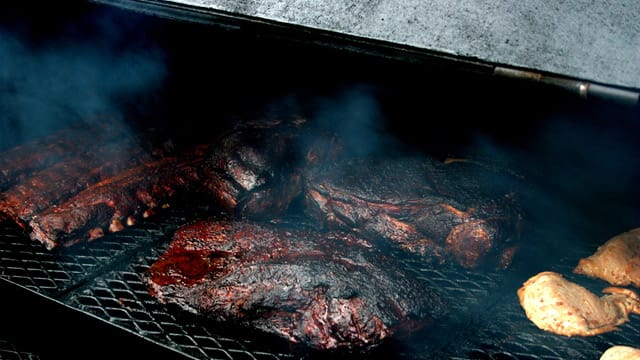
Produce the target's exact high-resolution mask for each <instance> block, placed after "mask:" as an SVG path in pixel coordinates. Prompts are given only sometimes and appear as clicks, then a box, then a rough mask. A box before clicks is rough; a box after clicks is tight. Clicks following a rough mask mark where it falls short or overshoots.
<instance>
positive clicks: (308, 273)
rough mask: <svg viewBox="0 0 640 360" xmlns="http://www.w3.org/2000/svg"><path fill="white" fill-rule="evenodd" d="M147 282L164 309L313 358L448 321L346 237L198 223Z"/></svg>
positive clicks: (433, 299)
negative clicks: (246, 330) (300, 348)
mask: <svg viewBox="0 0 640 360" xmlns="http://www.w3.org/2000/svg"><path fill="white" fill-rule="evenodd" d="M146 276H147V281H148V284H149V289H150V292H151V294H152V295H153V296H155V297H156V298H157V299H159V300H160V301H161V302H163V303H172V304H176V305H178V306H179V307H181V308H183V309H185V310H188V311H190V312H193V313H197V314H201V315H203V316H206V317H208V318H211V319H213V320H217V321H230V322H233V323H235V324H239V325H242V326H249V327H251V328H254V329H259V330H262V331H264V332H266V333H269V334H276V335H278V336H280V337H282V338H284V339H287V340H289V341H291V342H293V343H298V344H302V345H305V346H308V347H310V348H314V349H319V350H333V349H345V350H349V351H352V350H353V351H360V350H366V349H371V348H373V347H376V346H378V345H379V344H381V343H382V342H383V341H384V340H385V339H387V338H389V337H391V336H393V335H394V333H396V331H399V330H401V329H403V328H409V327H412V326H417V325H419V326H422V327H424V326H426V325H428V324H429V323H430V322H432V321H434V320H435V319H437V318H439V317H441V316H443V315H444V314H445V313H446V312H447V304H446V303H445V301H444V300H443V298H442V297H441V296H440V295H439V293H438V292H437V291H435V290H434V289H430V288H429V287H428V286H427V284H425V283H421V282H420V281H418V280H416V279H414V278H412V277H411V275H410V274H409V273H407V272H404V271H403V270H402V267H401V266H400V264H399V263H397V260H396V259H395V258H393V257H390V256H386V255H385V254H383V253H381V252H380V251H379V250H377V249H376V248H375V247H373V246H372V245H371V244H370V243H369V242H367V241H366V240H363V239H361V238H359V237H357V236H355V235H353V234H349V233H344V232H327V233H324V232H316V231H310V230H305V229H293V228H290V227H289V228H285V227H276V226H272V225H265V224H259V223H252V222H246V221H225V220H200V221H197V222H195V223H192V224H189V225H186V226H184V227H182V228H181V229H179V230H178V231H177V232H176V233H175V235H174V238H173V240H172V242H171V244H170V246H169V248H168V249H167V251H166V252H165V253H164V254H163V255H162V256H161V257H160V258H159V259H158V260H157V261H156V262H155V263H154V264H152V265H151V267H150V268H149V269H148V271H147V274H146Z"/></svg>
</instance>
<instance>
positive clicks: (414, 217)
mask: <svg viewBox="0 0 640 360" xmlns="http://www.w3.org/2000/svg"><path fill="white" fill-rule="evenodd" d="M509 177H510V176H502V175H499V174H497V173H493V172H492V171H491V170H490V169H487V168H483V167H479V166H478V165H477V164H473V163H465V162H460V163H452V164H445V163H442V162H439V161H436V160H434V159H431V158H428V157H422V156H420V157H400V158H389V159H382V158H381V159H369V158H357V159H348V160H343V161H339V162H335V163H332V164H329V165H325V166H320V167H315V168H311V169H310V170H309V171H308V172H307V173H305V181H304V197H305V204H306V206H305V209H306V212H307V213H308V214H309V215H310V216H311V217H312V218H314V219H316V220H317V221H319V222H320V223H321V224H323V225H324V226H325V227H326V228H329V229H343V230H351V231H355V232H356V233H358V234H361V235H362V236H364V237H367V238H369V239H380V240H383V241H384V242H385V243H387V244H393V245H397V246H399V247H401V248H403V249H405V250H407V251H409V252H411V253H415V254H419V255H420V256H423V257H424V258H425V259H432V260H435V261H438V262H445V261H449V260H454V261H455V262H457V263H458V264H460V265H461V266H463V267H466V268H475V267H478V266H479V265H481V264H483V263H491V262H493V263H494V264H496V265H498V267H501V268H506V267H508V266H509V264H510V262H511V259H512V257H513V255H514V253H515V251H516V250H517V248H518V239H519V232H520V229H519V227H520V217H521V214H520V209H519V205H518V202H517V200H518V199H517V197H516V196H517V195H516V192H514V191H512V190H513V189H514V187H512V185H513V184H512V183H510V180H507V179H509Z"/></svg>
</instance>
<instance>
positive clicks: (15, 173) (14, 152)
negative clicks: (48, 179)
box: [0, 122, 127, 191]
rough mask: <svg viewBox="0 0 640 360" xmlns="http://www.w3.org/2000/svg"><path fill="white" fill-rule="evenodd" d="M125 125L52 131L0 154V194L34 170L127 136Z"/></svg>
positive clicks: (103, 124) (88, 125)
mask: <svg viewBox="0 0 640 360" xmlns="http://www.w3.org/2000/svg"><path fill="white" fill-rule="evenodd" d="M126 134H127V130H126V128H125V127H124V126H122V125H119V124H117V123H115V122H110V123H103V122H100V123H98V122H96V123H90V124H89V123H86V124H85V123H83V124H77V125H74V126H70V127H68V128H64V129H61V130H58V131H55V132H53V133H52V134H50V135H47V136H45V137H43V138H40V139H37V140H31V141H29V142H27V143H24V144H22V145H19V146H16V147H13V148H10V149H6V150H4V151H2V152H1V153H0V191H4V190H7V189H9V188H10V187H11V186H13V185H15V184H18V183H20V182H22V181H23V180H24V179H26V178H27V177H28V176H30V175H31V174H32V173H33V172H34V171H38V170H41V169H44V168H47V167H49V166H51V165H53V164H55V163H57V162H59V161H62V160H64V159H68V158H71V157H73V156H76V155H78V154H81V153H84V152H86V151H87V150H89V149H90V148H92V147H93V146H94V144H101V143H106V142H108V141H114V140H117V139H120V138H122V137H123V136H126Z"/></svg>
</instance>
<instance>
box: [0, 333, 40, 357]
mask: <svg viewBox="0 0 640 360" xmlns="http://www.w3.org/2000/svg"><path fill="white" fill-rule="evenodd" d="M24 350H25V349H18V348H17V347H16V346H15V344H13V343H12V342H11V341H8V340H4V339H1V338H0V359H2V360H37V359H40V357H39V356H38V355H36V354H35V353H32V352H27V351H24Z"/></svg>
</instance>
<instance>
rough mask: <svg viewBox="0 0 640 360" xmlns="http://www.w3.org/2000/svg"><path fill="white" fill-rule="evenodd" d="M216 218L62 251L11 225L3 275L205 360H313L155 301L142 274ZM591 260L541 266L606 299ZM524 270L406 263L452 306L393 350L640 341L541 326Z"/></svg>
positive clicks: (467, 351)
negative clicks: (582, 273)
mask: <svg viewBox="0 0 640 360" xmlns="http://www.w3.org/2000/svg"><path fill="white" fill-rule="evenodd" d="M184 209H188V210H184ZM208 215H211V214H210V213H209V212H208V209H207V208H206V207H198V206H196V207H194V206H188V207H187V206H183V207H181V206H177V207H174V208H172V209H169V210H168V211H166V212H165V213H163V214H161V215H160V216H158V217H156V218H155V219H150V220H149V221H145V222H144V223H141V224H138V225H136V226H135V227H133V228H130V229H127V230H125V231H122V232H119V233H116V234H110V235H108V236H106V237H104V238H102V239H99V240H96V241H94V242H92V243H88V244H79V245H76V246H73V247H71V248H66V249H59V250H55V251H52V252H50V251H47V250H46V249H45V248H44V247H43V246H41V245H39V244H38V243H35V242H32V241H30V240H29V239H28V237H26V236H25V235H24V234H22V233H21V231H20V230H19V229H18V228H15V227H14V226H12V225H11V224H8V223H3V224H0V276H2V277H4V278H6V279H8V280H10V281H12V282H15V283H17V284H21V285H24V286H26V287H28V288H31V289H33V290H35V291H38V292H40V293H42V294H44V295H46V296H48V297H51V298H54V299H57V300H60V301H62V302H64V303H66V304H68V305H70V306H72V307H73V308H76V309H77V310H78V311H82V312H87V313H91V314H94V315H96V316H98V317H100V318H103V319H105V320H108V321H109V322H112V323H115V324H118V325H120V326H122V327H124V328H127V329H130V330H132V331H134V332H136V333H138V334H140V335H142V336H144V337H146V338H149V339H151V340H154V341H156V342H159V343H162V344H166V345H168V346H170V347H173V348H175V349H177V350H179V351H180V352H182V353H184V354H186V355H190V356H192V357H195V358H203V359H205V358H206V359H227V360H240V359H242V360H245V359H247V360H248V359H253V360H267V359H269V360H276V359H280V360H288V359H298V358H305V356H304V355H303V356H300V355H299V354H298V353H296V352H295V351H293V350H292V349H289V348H288V346H287V345H286V344H283V343H282V342H281V341H272V340H273V339H270V338H267V339H265V338H263V337H261V336H260V335H258V334H255V336H254V334H250V333H247V332H246V331H241V330H234V329H229V328H228V327H227V326H225V325H224V324H213V323H211V322H206V321H203V320H202V319H200V318H198V317H196V316H194V315H191V314H186V313H185V312H184V311H181V310H179V309H177V308H174V307H172V306H171V305H163V304H160V303H159V302H158V301H156V300H155V299H154V298H153V297H151V296H150V295H149V293H148V292H147V288H146V285H145V284H144V282H143V279H142V274H143V273H144V272H145V271H146V269H148V267H149V266H150V265H151V264H152V263H153V262H154V261H155V260H156V259H157V258H158V257H159V256H160V254H162V252H163V251H164V249H166V246H167V245H168V243H169V240H170V237H171V235H172V233H173V231H174V230H175V229H177V227H179V226H180V225H182V224H185V223H187V222H188V221H190V220H193V219H196V218H199V217H205V216H208ZM588 254H589V251H587V250H584V249H582V252H581V251H576V252H575V253H565V254H563V255H562V256H561V257H560V258H559V259H557V260H556V261H552V262H549V264H537V267H538V268H539V269H540V270H552V271H557V272H560V273H562V274H564V275H565V276H566V277H567V278H569V279H573V280H576V281H577V282H579V283H580V284H582V285H585V286H586V287H592V290H593V291H595V292H597V291H599V290H598V289H602V288H604V286H603V284H602V283H600V282H598V281H597V280H590V279H584V278H579V277H577V276H574V275H572V274H571V266H572V264H575V261H577V259H579V258H580V257H583V256H586V255H588ZM521 263H522V264H519V263H514V265H513V266H512V270H510V271H507V272H503V271H467V270H461V269H459V268H455V267H447V266H444V267H430V266H425V264H423V263H421V262H419V261H418V260H416V259H405V260H404V262H403V264H404V265H405V266H406V268H407V269H408V270H409V271H411V272H413V273H414V274H415V275H416V277H418V278H419V279H421V280H423V281H425V282H426V283H427V284H428V285H430V286H434V287H436V288H438V289H440V290H441V291H442V293H443V295H445V297H447V298H448V299H449V301H450V302H451V304H452V309H451V315H450V316H449V317H448V318H446V319H445V320H444V321H441V322H440V323H437V324H434V326H433V327H432V328H431V329H430V330H429V332H428V333H425V334H417V335H416V336H415V337H412V338H411V339H409V340H408V341H405V342H403V343H400V344H394V346H393V347H392V348H391V350H389V351H391V352H392V355H393V358H396V359H439V358H449V359H500V360H503V359H569V358H571V359H597V358H599V356H600V355H601V354H602V352H604V350H606V349H607V348H608V347H609V346H612V345H632V346H633V345H634V344H640V326H637V325H638V324H640V318H639V317H638V316H637V315H631V319H630V321H629V322H628V323H626V324H624V325H622V326H621V327H620V330H619V331H615V332H611V333H607V334H603V335H598V336H592V337H573V338H568V337H563V336H557V335H554V334H551V333H546V332H544V331H541V330H539V329H537V328H536V327H535V325H533V324H532V323H531V322H530V321H529V320H528V319H527V318H526V316H525V315H524V312H523V311H522V309H521V307H520V305H519V303H518V300H517V296H515V290H516V289H517V288H518V287H519V286H520V285H521V283H522V281H523V278H522V277H521V275H522V274H525V275H526V277H528V276H529V275H532V274H534V271H538V270H537V269H536V268H535V267H533V268H532V267H530V266H531V264H528V263H527V262H525V261H521ZM527 266H529V267H527ZM517 274H520V275H517ZM442 334H446V335H447V336H442ZM5 345H6V344H5ZM9 345H10V344H9ZM5 347H7V346H4V345H3V343H2V341H1V340H0V351H2V354H3V355H4V354H5V353H7V354H8V353H11V354H9V355H6V357H7V358H16V359H22V358H29V359H31V358H37V356H35V355H31V354H28V353H21V352H19V351H17V350H11V349H10V350H5V349H4V348H5ZM14 355H15V356H14ZM384 357H385V358H389V354H388V353H385V356H384ZM2 358H3V359H4V357H2Z"/></svg>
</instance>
